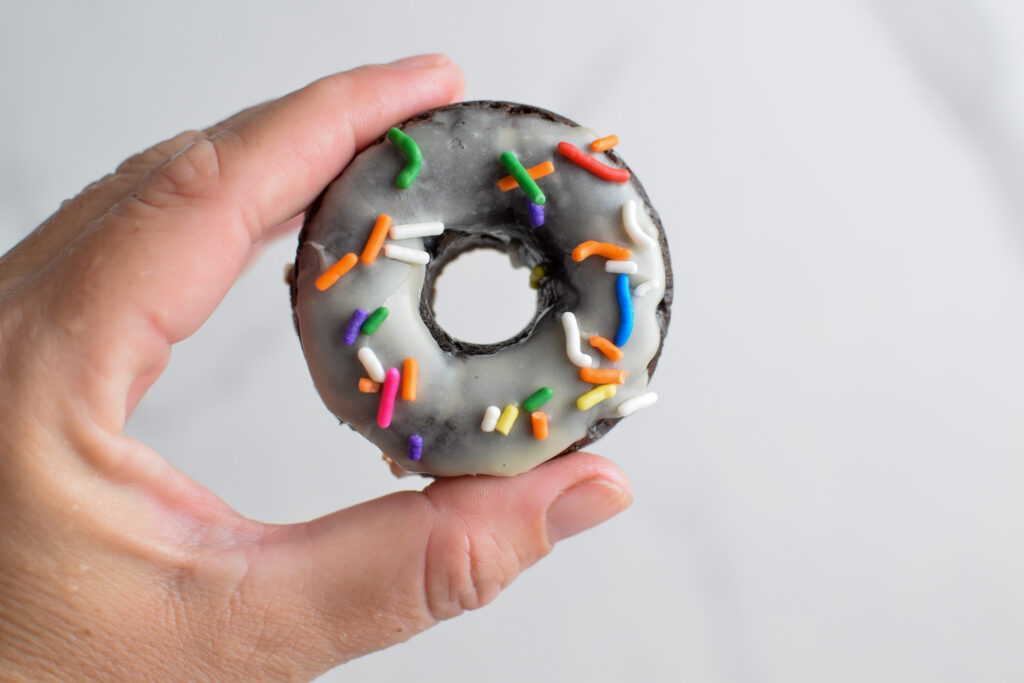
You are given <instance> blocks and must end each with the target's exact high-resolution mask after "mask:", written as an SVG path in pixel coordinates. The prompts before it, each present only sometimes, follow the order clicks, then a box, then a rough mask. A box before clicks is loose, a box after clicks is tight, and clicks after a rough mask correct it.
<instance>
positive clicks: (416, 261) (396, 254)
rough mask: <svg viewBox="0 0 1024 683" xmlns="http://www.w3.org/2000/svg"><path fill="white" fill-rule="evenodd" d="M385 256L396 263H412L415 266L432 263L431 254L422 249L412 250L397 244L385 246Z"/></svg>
mask: <svg viewBox="0 0 1024 683" xmlns="http://www.w3.org/2000/svg"><path fill="white" fill-rule="evenodd" d="M384 255H385V256H387V257H388V258H390V259H394V260H396V261H405V262H406V263H411V264H413V265H414V266H422V265H426V264H427V262H429V261H430V254H428V253H427V252H425V251H422V250H421V249H410V248H409V247H400V246H398V245H397V244H385V245H384Z"/></svg>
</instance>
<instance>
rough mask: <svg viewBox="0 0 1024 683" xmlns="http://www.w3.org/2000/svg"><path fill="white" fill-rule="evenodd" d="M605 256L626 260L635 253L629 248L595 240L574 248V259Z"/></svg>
mask: <svg viewBox="0 0 1024 683" xmlns="http://www.w3.org/2000/svg"><path fill="white" fill-rule="evenodd" d="M595 254H596V255H597V256H604V257H605V258H608V259H611V260H612V261H625V260H627V259H628V258H629V257H630V256H632V255H633V252H631V251H630V250H629V249H626V248H625V247H619V246H616V245H614V244H608V243H607V242H594V241H592V240H588V241H586V242H583V243H582V244H580V245H579V246H578V247H576V248H575V249H573V250H572V260H573V261H582V260H583V259H585V258H587V257H588V256H594V255H595Z"/></svg>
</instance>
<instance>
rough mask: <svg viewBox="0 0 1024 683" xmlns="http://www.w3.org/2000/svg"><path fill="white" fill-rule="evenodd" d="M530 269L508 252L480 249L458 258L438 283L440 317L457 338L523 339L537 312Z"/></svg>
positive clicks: (436, 295) (481, 341)
mask: <svg viewBox="0 0 1024 683" xmlns="http://www.w3.org/2000/svg"><path fill="white" fill-rule="evenodd" d="M529 273H530V271H529V269H527V268H513V267H512V263H511V261H510V260H509V256H508V254H507V253H505V252H503V251H501V250H499V249H496V248H492V247H488V246H479V247H476V248H474V249H471V250H467V251H464V252H462V253H461V254H459V255H458V256H456V257H455V258H454V259H453V260H452V261H451V262H449V263H447V264H446V265H445V266H444V269H443V270H442V271H441V272H440V273H439V274H438V276H437V279H436V281H435V283H434V299H433V301H432V302H431V307H432V308H433V313H434V319H435V320H436V321H437V324H438V325H439V326H440V327H441V328H443V330H444V331H445V332H446V333H447V334H448V335H449V336H451V337H452V338H453V339H457V340H459V341H462V342H468V343H470V344H495V343H498V342H502V341H505V340H506V339H511V338H513V337H515V336H517V335H518V334H519V333H520V332H522V331H523V329H524V328H526V327H527V326H528V325H529V324H530V323H531V321H532V320H533V319H534V317H535V315H536V313H537V292H536V291H534V290H532V289H530V286H529Z"/></svg>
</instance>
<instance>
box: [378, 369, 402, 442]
mask: <svg viewBox="0 0 1024 683" xmlns="http://www.w3.org/2000/svg"><path fill="white" fill-rule="evenodd" d="M400 379H401V378H400V376H399V372H398V368H388V374H387V378H386V379H385V380H384V386H383V387H382V388H381V391H380V408H379V409H378V410H377V426H378V427H380V428H381V429H387V428H388V427H390V426H391V416H392V415H394V413H395V396H397V395H398V383H399V381H400Z"/></svg>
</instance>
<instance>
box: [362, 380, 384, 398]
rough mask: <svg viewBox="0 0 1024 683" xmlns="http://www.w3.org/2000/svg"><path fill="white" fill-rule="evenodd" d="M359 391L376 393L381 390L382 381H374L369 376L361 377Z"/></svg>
mask: <svg viewBox="0 0 1024 683" xmlns="http://www.w3.org/2000/svg"><path fill="white" fill-rule="evenodd" d="M359 391H361V392H363V393H364V394H376V393H377V392H378V391H380V383H379V382H374V381H373V380H372V379H370V378H369V377H361V378H360V379H359Z"/></svg>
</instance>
